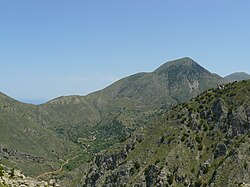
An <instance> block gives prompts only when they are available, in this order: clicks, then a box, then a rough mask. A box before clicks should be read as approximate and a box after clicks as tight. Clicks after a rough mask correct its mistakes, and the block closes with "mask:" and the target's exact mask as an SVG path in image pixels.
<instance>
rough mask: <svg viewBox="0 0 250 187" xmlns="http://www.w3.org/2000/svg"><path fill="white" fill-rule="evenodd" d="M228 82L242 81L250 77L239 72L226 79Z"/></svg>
mask: <svg viewBox="0 0 250 187" xmlns="http://www.w3.org/2000/svg"><path fill="white" fill-rule="evenodd" d="M224 79H225V80H227V81H228V82H234V81H242V80H248V79H250V75H249V74H247V73H245V72H237V73H233V74H230V75H228V76H226V77H224Z"/></svg>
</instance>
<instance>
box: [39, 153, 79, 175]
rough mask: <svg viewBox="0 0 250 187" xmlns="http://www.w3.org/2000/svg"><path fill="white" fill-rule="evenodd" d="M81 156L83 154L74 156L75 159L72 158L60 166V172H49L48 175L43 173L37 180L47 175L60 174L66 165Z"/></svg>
mask: <svg viewBox="0 0 250 187" xmlns="http://www.w3.org/2000/svg"><path fill="white" fill-rule="evenodd" d="M80 155H81V154H79V155H76V156H74V157H73V158H70V159H67V160H65V162H64V163H63V164H62V165H61V166H60V168H59V169H58V170H54V171H48V172H46V173H43V174H40V175H38V176H36V177H35V178H36V179H37V178H41V177H44V176H46V175H50V174H57V173H60V172H61V171H62V170H63V167H64V166H65V165H66V164H68V163H69V161H71V160H74V159H76V158H77V157H79V156H80Z"/></svg>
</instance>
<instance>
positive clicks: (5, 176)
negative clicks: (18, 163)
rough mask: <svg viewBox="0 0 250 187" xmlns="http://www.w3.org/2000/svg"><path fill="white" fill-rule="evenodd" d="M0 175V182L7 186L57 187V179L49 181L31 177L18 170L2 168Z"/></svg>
mask: <svg viewBox="0 0 250 187" xmlns="http://www.w3.org/2000/svg"><path fill="white" fill-rule="evenodd" d="M1 173H2V176H1V177H0V184H3V185H7V186H13V187H15V186H18V187H27V186H28V187H59V185H58V184H57V181H56V180H54V179H51V180H50V181H41V180H37V179H34V178H31V177H26V176H25V175H23V174H22V173H21V171H19V170H14V169H11V170H9V169H8V170H5V171H3V170H2V172H1Z"/></svg>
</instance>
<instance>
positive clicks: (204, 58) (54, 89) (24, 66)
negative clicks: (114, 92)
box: [0, 0, 250, 104]
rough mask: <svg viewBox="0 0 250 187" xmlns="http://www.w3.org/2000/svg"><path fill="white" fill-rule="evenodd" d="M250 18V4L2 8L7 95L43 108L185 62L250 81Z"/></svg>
mask: <svg viewBox="0 0 250 187" xmlns="http://www.w3.org/2000/svg"><path fill="white" fill-rule="evenodd" d="M249 10H250V1H249V0H238V1H235V0H188V1H187V0H123V1H122V0H0V71H1V73H0V91H1V92H3V93H5V94H7V95H9V96H11V97H13V98H15V99H17V100H20V101H23V102H28V103H35V104H38V103H42V102H45V101H48V100H50V99H53V98H55V97H58V96H61V95H86V94H88V93H90V92H93V91H96V90H99V89H102V88H104V87H105V86H107V85H109V84H111V83H113V82H114V81H116V80H118V79H120V78H123V77H125V76H128V75H131V74H134V73H137V72H150V71H153V70H154V69H156V68H157V67H158V66H160V65H161V64H163V63H165V62H167V61H169V60H174V59H178V58H182V57H190V58H192V59H194V60H195V61H196V62H197V63H199V64H200V65H202V66H203V67H205V68H206V69H208V70H209V71H211V72H214V73H217V74H219V75H221V76H225V75H228V74H230V73H233V72H238V71H244V72H247V73H250V20H249V19H250V11H249Z"/></svg>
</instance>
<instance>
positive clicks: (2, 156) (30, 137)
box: [0, 93, 80, 176]
mask: <svg viewBox="0 0 250 187" xmlns="http://www.w3.org/2000/svg"><path fill="white" fill-rule="evenodd" d="M37 115H38V111H37V107H36V106H34V105H28V104H24V103H21V102H18V101H16V100H14V99H12V98H10V97H8V96H6V95H4V94H2V93H1V94H0V124H1V126H0V128H1V130H0V162H1V163H3V164H5V165H8V166H10V167H17V168H21V169H22V170H24V171H25V172H26V174H28V175H32V176H34V175H37V174H39V173H41V172H44V171H46V170H50V169H51V167H57V165H60V163H61V162H60V161H59V159H65V158H66V157H67V156H70V155H71V154H72V153H74V152H77V151H78V152H79V151H80V148H79V147H78V146H77V145H74V144H72V143H71V142H68V141H66V140H64V139H63V138H60V137H59V136H58V135H57V134H56V133H54V132H52V131H51V130H49V129H47V128H44V127H43V126H41V124H40V123H39V122H38V120H37Z"/></svg>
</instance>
